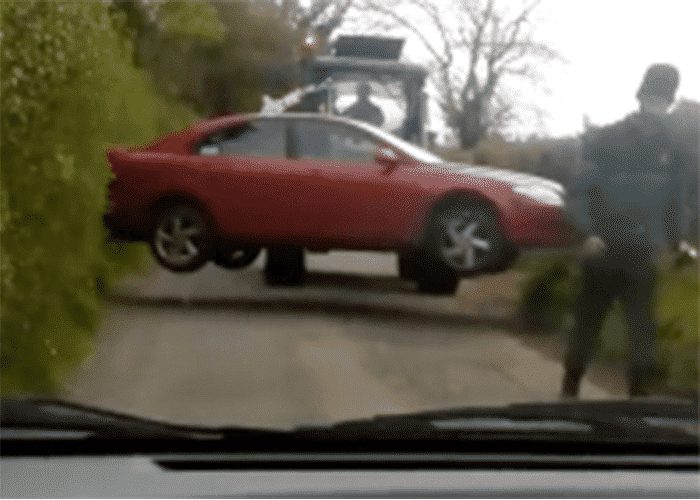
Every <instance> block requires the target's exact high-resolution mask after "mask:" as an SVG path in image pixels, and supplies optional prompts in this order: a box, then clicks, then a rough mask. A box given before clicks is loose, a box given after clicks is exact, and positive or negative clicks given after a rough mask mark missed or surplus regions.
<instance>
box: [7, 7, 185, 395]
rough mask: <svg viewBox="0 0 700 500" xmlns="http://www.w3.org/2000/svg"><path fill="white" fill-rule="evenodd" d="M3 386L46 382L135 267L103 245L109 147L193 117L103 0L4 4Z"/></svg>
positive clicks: (43, 388)
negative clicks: (159, 83) (147, 65)
mask: <svg viewBox="0 0 700 500" xmlns="http://www.w3.org/2000/svg"><path fill="white" fill-rule="evenodd" d="M1 8H2V11H1V13H0V15H1V25H0V26H1V30H2V46H1V49H0V51H1V52H0V54H1V68H0V70H1V75H2V78H1V79H0V90H1V101H0V107H1V109H2V122H1V125H2V151H1V153H0V158H1V165H2V171H1V177H0V178H1V181H2V185H1V187H0V208H1V212H0V236H1V240H0V250H1V252H2V260H1V261H0V272H1V274H2V278H1V279H2V281H1V293H2V296H1V298H2V304H1V311H0V313H1V316H0V342H1V343H2V353H1V354H2V356H1V358H0V359H1V363H0V373H1V375H2V378H1V379H0V389H1V390H2V392H3V393H7V392H33V393H37V392H50V391H52V390H55V389H56V388H57V387H58V386H59V385H60V382H61V380H62V378H63V377H64V375H65V374H66V372H67V371H68V370H69V369H70V368H71V367H72V366H74V364H75V363H76V362H78V361H79V360H80V359H82V357H83V356H84V355H85V354H86V353H88V352H89V349H90V346H91V337H92V335H93V332H94V331H95V330H96V327H97V325H98V322H99V317H100V312H101V301H100V291H101V290H103V289H104V287H105V286H108V284H109V282H110V281H111V280H113V279H114V278H115V277H117V276H119V275H120V274H122V273H124V272H126V271H129V270H133V269H136V268H138V265H139V258H138V257H139V252H138V250H134V249H130V248H127V247H120V246H108V245H106V244H105V233H104V230H103V226H102V214H103V212H104V210H105V208H106V194H107V193H106V186H107V184H108V182H109V180H110V176H111V173H110V170H109V168H108V166H107V163H106V159H105V154H104V152H105V149H106V147H108V146H109V145H111V144H114V143H139V142H143V141H145V140H147V139H149V138H151V137H153V136H154V135H157V134H160V133H163V132H165V131H166V130H171V129H174V128H179V127H181V126H183V125H184V124H185V123H186V122H188V121H190V120H191V119H192V118H193V115H192V113H191V112H189V111H188V110H187V109H185V108H184V107H183V106H181V105H178V104H176V103H174V102H170V101H168V100H164V99H162V98H159V97H158V96H157V94H156V93H155V92H154V89H153V86H152V84H151V83H150V81H149V79H148V78H147V77H146V76H145V75H144V74H143V72H142V71H140V70H138V69H136V68H135V67H134V65H133V61H132V49H131V46H130V43H129V40H128V39H125V38H124V37H123V36H120V35H119V32H118V30H117V29H115V26H116V24H115V23H117V24H118V23H119V22H120V21H119V19H115V17H114V16H113V15H111V14H110V11H109V8H108V6H107V4H106V3H104V2H44V1H23V2H4V3H3V5H2V7H1Z"/></svg>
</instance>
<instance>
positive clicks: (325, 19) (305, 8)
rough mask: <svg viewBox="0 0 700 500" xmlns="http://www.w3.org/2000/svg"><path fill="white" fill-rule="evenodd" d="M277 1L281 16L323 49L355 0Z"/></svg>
mask: <svg viewBox="0 0 700 500" xmlns="http://www.w3.org/2000/svg"><path fill="white" fill-rule="evenodd" d="M279 2H280V12H281V13H282V16H283V17H284V18H285V19H286V20H287V21H288V22H289V23H291V25H292V26H294V28H295V29H296V30H297V32H298V33H300V34H301V35H302V36H304V37H306V36H313V37H314V38H315V39H316V43H317V45H318V49H319V50H323V49H325V48H326V46H327V44H328V41H329V39H330V37H331V35H332V34H333V33H334V32H335V31H336V30H337V29H338V28H339V27H340V25H341V24H342V23H343V21H344V19H345V16H346V15H347V13H348V11H349V10H350V9H351V7H352V6H353V5H354V4H355V3H356V0H310V1H309V2H300V1H299V0H279ZM303 4H305V5H303Z"/></svg>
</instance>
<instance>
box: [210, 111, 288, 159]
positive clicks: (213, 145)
mask: <svg viewBox="0 0 700 500" xmlns="http://www.w3.org/2000/svg"><path fill="white" fill-rule="evenodd" d="M285 138H286V129H285V124H284V122H281V121H277V120H257V121H253V122H248V123H246V124H244V125H241V126H238V127H235V128H230V129H227V130H223V131H220V132H217V133H215V134H212V135H211V136H209V137H208V138H207V139H206V140H204V141H203V142H202V143H201V144H200V145H199V147H198V153H199V154H200V155H203V156H221V155H241V156H261V157H268V158H284V157H285V154H286V147H285V145H286V139H285Z"/></svg>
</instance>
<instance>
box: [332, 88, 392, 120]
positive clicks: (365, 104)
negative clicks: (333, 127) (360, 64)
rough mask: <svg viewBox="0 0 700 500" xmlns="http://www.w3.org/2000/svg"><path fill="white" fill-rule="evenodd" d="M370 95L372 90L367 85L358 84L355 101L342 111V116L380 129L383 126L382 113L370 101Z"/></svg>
mask: <svg viewBox="0 0 700 500" xmlns="http://www.w3.org/2000/svg"><path fill="white" fill-rule="evenodd" d="M371 94H372V88H371V87H370V85H369V83H367V82H360V83H358V84H357V99H356V100H355V102H354V103H353V104H352V105H351V106H350V107H349V108H348V109H346V110H345V111H343V114H342V115H343V116H346V117H348V118H354V119H355V120H361V121H364V122H367V123H371V124H372V125H376V126H377V127H381V126H382V125H383V124H384V113H382V110H381V108H380V107H379V106H377V105H375V104H374V103H373V102H372V100H371V99H370V95H371Z"/></svg>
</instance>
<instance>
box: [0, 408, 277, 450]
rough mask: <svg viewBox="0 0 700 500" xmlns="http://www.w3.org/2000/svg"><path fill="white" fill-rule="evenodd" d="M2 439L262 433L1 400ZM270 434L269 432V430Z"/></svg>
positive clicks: (204, 437)
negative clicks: (209, 427)
mask: <svg viewBox="0 0 700 500" xmlns="http://www.w3.org/2000/svg"><path fill="white" fill-rule="evenodd" d="M0 424H1V425H2V429H0V435H1V436H2V438H3V439H46V440H49V439H84V438H103V439H109V438H115V439H116V438H121V439H189V440H216V439H222V438H223V437H224V435H225V434H228V435H234V434H236V433H238V434H259V433H264V432H268V431H265V430H258V429H249V428H229V429H227V430H226V433H223V432H222V431H220V430H218V429H214V428H211V429H208V428H205V427H197V426H187V425H173V424H168V423H164V422H158V421H156V420H150V419H146V418H141V417H136V416H132V415H126V414H121V413H116V412H111V411H108V410H102V409H98V408H92V407H89V406H84V405H79V404H75V403H69V402H66V401H61V400H55V399H34V398H30V399H3V400H2V402H1V403H0ZM269 432H273V431H269Z"/></svg>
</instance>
